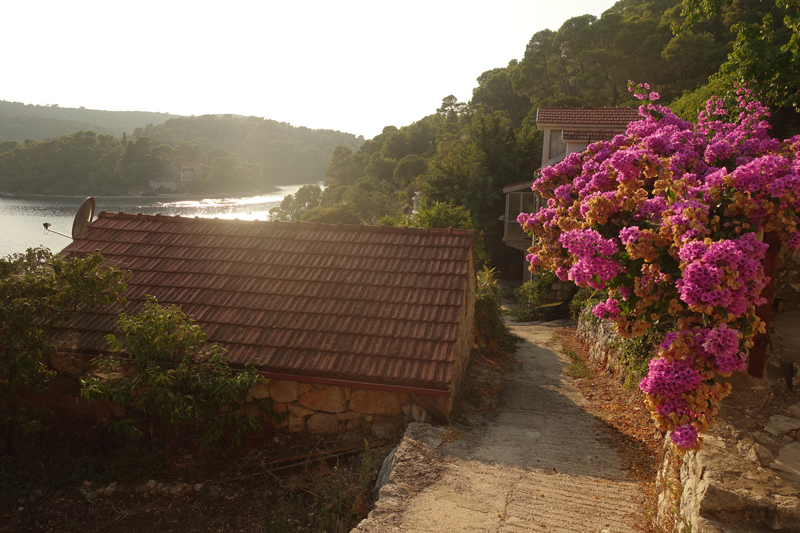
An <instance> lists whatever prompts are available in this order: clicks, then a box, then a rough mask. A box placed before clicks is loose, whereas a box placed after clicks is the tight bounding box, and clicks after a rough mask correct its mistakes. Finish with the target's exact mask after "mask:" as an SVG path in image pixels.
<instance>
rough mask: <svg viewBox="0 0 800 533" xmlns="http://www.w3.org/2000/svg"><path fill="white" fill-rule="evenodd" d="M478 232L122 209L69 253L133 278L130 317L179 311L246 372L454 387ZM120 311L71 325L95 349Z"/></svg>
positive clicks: (68, 330)
mask: <svg viewBox="0 0 800 533" xmlns="http://www.w3.org/2000/svg"><path fill="white" fill-rule="evenodd" d="M472 240H473V236H472V232H471V231H468V230H435V229H434V230H431V229H429V230H421V229H410V228H388V227H371V226H346V225H327V224H304V223H280V222H243V221H231V220H216V219H190V218H181V217H167V216H161V215H155V216H151V215H131V214H124V213H119V214H110V213H105V212H102V213H100V215H99V218H98V219H97V220H96V221H95V222H93V223H92V224H91V225H90V226H89V227H88V229H87V230H86V231H85V232H84V233H83V234H81V236H80V238H79V239H77V240H75V241H73V243H72V244H70V245H69V246H67V248H65V249H64V251H63V252H62V254H63V255H64V256H66V257H71V256H76V255H81V254H83V253H90V252H94V251H95V250H99V251H100V252H101V253H102V254H103V256H104V257H105V258H106V260H107V261H108V262H109V263H111V264H114V265H117V266H120V267H122V268H125V269H128V270H131V271H132V272H133V277H132V278H131V280H130V283H129V287H128V290H127V291H126V294H125V296H126V298H127V299H128V304H127V307H126V309H125V312H126V313H128V314H135V313H137V312H138V311H139V310H140V309H141V308H142V306H143V303H144V301H145V299H146V295H153V296H155V297H156V298H157V299H158V301H159V302H160V303H161V304H164V305H166V304H176V305H179V306H180V307H181V308H182V309H183V311H184V312H185V313H187V314H189V315H193V317H194V319H195V320H196V321H197V322H198V323H199V324H200V325H201V327H202V328H203V330H204V331H205V332H206V334H207V335H208V337H209V340H211V341H213V342H218V343H219V344H220V345H222V347H224V348H225V349H226V350H227V351H228V356H229V357H230V358H231V359H232V361H234V362H235V363H245V362H249V361H252V362H254V363H256V364H257V365H258V367H259V368H260V369H261V370H263V371H267V372H274V373H288V374H295V375H303V376H316V377H325V378H331V379H343V380H354V381H359V382H370V383H386V384H398V385H407V386H419V387H428V388H437V389H440V390H445V389H447V388H448V384H449V383H450V380H451V379H452V377H453V362H454V354H455V351H456V342H457V339H458V336H459V331H458V329H459V319H460V316H461V312H462V309H463V307H464V305H465V303H464V298H465V289H466V288H467V287H468V286H469V285H468V280H469V278H470V277H471V276H473V275H474V273H473V267H472V255H473V252H472V247H473V244H472ZM115 325H116V317H115V316H113V315H112V314H109V311H108V310H96V311H94V312H85V313H83V314H81V315H79V316H77V317H76V318H74V319H72V320H71V321H70V322H68V323H67V324H65V325H64V327H62V328H61V329H59V330H58V331H57V332H56V333H55V335H56V341H57V342H59V343H60V344H61V347H62V349H63V350H71V351H75V352H78V353H87V354H96V353H98V352H103V351H105V350H107V345H106V342H105V340H104V339H103V337H104V336H105V335H106V334H108V333H111V332H112V331H114V328H115Z"/></svg>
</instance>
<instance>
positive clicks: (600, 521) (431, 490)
mask: <svg viewBox="0 0 800 533" xmlns="http://www.w3.org/2000/svg"><path fill="white" fill-rule="evenodd" d="M511 329H512V330H513V332H514V333H516V334H517V335H519V336H521V337H523V338H524V339H525V342H524V343H522V344H521V345H520V348H519V350H518V352H517V359H518V360H519V363H520V364H519V366H518V367H517V368H515V369H514V371H513V372H512V375H511V376H510V379H509V380H508V381H507V382H506V383H505V384H504V385H503V389H502V391H501V393H500V394H501V398H500V402H499V407H498V409H497V411H496V412H495V413H494V415H495V416H494V418H493V419H492V420H491V421H490V422H489V423H487V424H486V425H484V426H482V427H479V428H475V429H473V430H471V431H469V432H467V433H465V435H464V436H463V437H462V438H459V439H457V440H455V441H454V442H450V443H448V444H443V445H441V446H439V448H438V451H439V452H440V453H441V454H442V456H441V458H442V459H441V460H442V462H443V463H444V471H443V473H442V475H441V477H440V478H439V480H438V481H437V482H436V483H435V484H433V485H431V486H429V487H427V488H426V489H424V490H423V491H422V492H420V493H419V494H416V495H413V496H412V497H410V498H409V499H408V500H406V502H405V503H404V504H403V507H405V509H404V510H402V512H398V513H396V514H393V518H392V519H391V520H388V521H381V523H375V524H374V526H372V527H370V526H368V524H369V522H370V521H367V522H366V523H365V524H364V525H363V526H362V527H359V528H358V531H360V532H367V531H376V532H377V531H380V532H384V531H409V532H435V533H442V532H502V533H516V532H522V531H548V532H556V531H558V532H561V531H563V532H576V533H589V532H598V533H606V532H607V533H612V532H613V533H617V532H633V531H637V530H636V529H635V524H636V523H642V522H644V520H643V516H642V515H643V500H644V498H643V495H642V494H641V491H640V488H639V485H638V484H636V483H635V482H631V481H629V480H627V478H626V477H625V472H624V471H623V470H622V468H621V466H620V462H619V459H618V456H617V453H616V451H615V450H614V448H613V447H612V445H610V444H609V443H607V442H606V440H605V439H604V435H603V433H602V430H601V426H602V421H600V420H599V419H598V418H596V417H595V416H593V415H591V414H589V413H587V412H586V411H584V410H583V408H582V405H583V404H584V400H583V397H582V396H581V394H580V392H579V391H578V390H577V388H576V387H575V385H574V384H573V383H572V380H571V378H569V377H567V376H565V375H564V374H563V371H564V369H565V368H566V366H567V363H568V360H567V358H566V356H564V355H561V354H557V353H555V352H554V351H553V350H552V349H551V348H550V347H548V346H547V344H549V343H551V341H552V338H553V335H554V333H555V328H554V327H552V326H548V325H546V324H537V325H527V326H516V327H512V328H511ZM553 348H554V349H558V348H557V347H555V346H553ZM397 468H402V465H397ZM389 492H390V493H391V490H390V491H389ZM399 510H400V509H398V511H399Z"/></svg>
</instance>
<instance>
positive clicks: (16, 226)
mask: <svg viewBox="0 0 800 533" xmlns="http://www.w3.org/2000/svg"><path fill="white" fill-rule="evenodd" d="M320 185H321V184H320ZM300 187H302V185H286V186H281V187H278V190H277V191H276V192H274V193H271V194H267V195H263V196H252V197H247V198H208V199H203V200H196V199H195V200H186V199H166V198H164V199H159V198H146V197H141V198H138V197H136V198H133V197H97V198H95V202H96V211H97V212H100V211H108V212H112V213H116V212H119V211H124V212H126V213H143V214H148V215H155V214H158V213H160V214H162V215H180V216H183V217H196V216H197V217H210V218H214V217H216V218H226V219H234V218H238V219H239V220H267V219H268V218H269V210H270V209H271V208H273V207H277V206H279V205H280V203H281V201H282V200H283V198H284V196H286V195H287V194H294V193H296V192H297V190H298V189H299V188H300ZM84 200H85V198H83V197H80V198H79V197H50V196H29V197H4V198H0V257H5V256H7V255H9V254H13V253H20V252H24V251H25V250H26V249H28V248H32V247H35V246H44V247H46V248H49V249H50V250H51V251H52V252H54V253H55V252H59V251H61V250H62V249H63V248H64V247H65V246H67V245H68V244H69V243H70V242H71V240H70V239H68V238H66V237H62V236H60V235H57V234H55V233H53V232H45V229H44V226H43V224H44V223H45V222H47V223H49V224H51V226H50V229H51V230H55V231H58V232H61V233H64V234H67V235H70V234H71V233H72V222H73V220H74V217H75V213H76V211H77V210H78V207H79V206H80V205H81V203H82V202H83V201H84Z"/></svg>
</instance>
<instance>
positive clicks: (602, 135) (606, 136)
mask: <svg viewBox="0 0 800 533" xmlns="http://www.w3.org/2000/svg"><path fill="white" fill-rule="evenodd" d="M623 132H624V129H623V128H620V129H618V130H594V131H589V130H567V131H564V133H563V134H562V136H561V139H562V140H564V141H586V142H597V141H610V140H611V139H613V138H614V136H615V135H618V134H620V133H623Z"/></svg>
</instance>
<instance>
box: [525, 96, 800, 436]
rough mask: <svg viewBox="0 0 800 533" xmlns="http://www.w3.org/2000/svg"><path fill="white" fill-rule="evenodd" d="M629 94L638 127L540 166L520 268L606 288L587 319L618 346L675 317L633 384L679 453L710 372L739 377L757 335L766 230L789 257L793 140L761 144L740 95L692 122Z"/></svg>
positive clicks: (757, 114) (798, 189)
mask: <svg viewBox="0 0 800 533" xmlns="http://www.w3.org/2000/svg"><path fill="white" fill-rule="evenodd" d="M630 89H631V91H632V92H634V93H635V94H636V95H637V97H638V98H639V99H641V100H644V101H643V105H642V106H641V107H640V108H639V114H640V115H641V117H642V118H641V120H639V121H636V122H632V123H630V124H629V125H628V128H627V131H626V132H625V134H621V135H617V136H616V137H614V138H613V140H611V141H601V142H597V143H594V144H591V145H590V146H589V147H588V148H587V149H586V150H585V151H584V152H582V153H573V154H570V155H569V156H567V158H566V159H564V160H563V161H561V162H560V163H558V164H556V165H554V166H552V167H548V168H545V169H543V170H542V174H541V177H540V178H539V179H537V180H536V181H535V182H534V185H533V189H534V190H535V191H538V192H539V193H540V194H541V195H542V197H543V198H546V199H547V207H546V208H544V209H542V210H540V211H539V212H537V213H533V214H521V215H520V216H519V218H518V221H519V222H520V224H522V225H523V226H524V228H525V230H526V231H529V232H532V233H533V235H534V236H535V238H534V239H533V246H532V247H531V248H530V250H529V252H530V254H529V255H528V261H529V262H530V263H531V267H530V269H531V270H532V271H533V272H535V273H536V272H542V271H545V270H549V271H552V272H555V274H556V275H557V276H558V277H559V278H560V279H562V280H571V281H574V282H575V283H576V284H577V285H579V286H582V287H585V286H588V287H592V288H595V289H606V290H607V291H608V298H607V300H606V301H605V302H602V303H600V304H599V305H597V306H595V307H594V309H593V312H594V314H595V315H596V316H598V317H600V318H606V319H611V320H614V321H615V322H616V326H617V331H618V332H619V334H620V335H622V336H623V337H628V338H629V337H632V336H635V335H638V334H641V333H643V332H644V331H645V330H646V329H647V328H649V327H650V326H651V325H653V324H655V323H657V322H658V321H659V320H660V319H661V317H665V316H666V315H667V314H669V315H672V316H673V317H676V318H677V324H678V326H677V328H676V329H677V330H676V331H673V332H670V333H668V334H667V335H666V338H665V339H664V341H663V343H662V344H661V345H660V347H659V350H658V354H657V356H656V357H655V358H653V359H652V360H651V361H650V363H649V372H648V375H647V377H645V378H644V379H643V380H642V381H641V383H640V385H639V386H640V388H641V390H642V391H643V392H645V393H646V394H647V402H648V407H649V408H650V410H651V412H652V414H653V418H654V419H655V421H656V423H657V425H658V426H659V427H660V428H661V429H662V430H665V431H669V432H670V437H671V439H672V441H673V442H674V443H675V444H676V445H677V446H678V447H679V449H682V450H690V449H698V448H699V447H700V446H701V445H702V437H701V436H699V435H698V434H700V433H704V432H706V431H707V430H708V428H709V427H710V426H711V425H712V424H713V423H714V416H715V415H716V413H717V411H718V407H719V402H720V400H722V399H723V398H724V397H725V396H727V395H728V394H729V393H730V389H731V387H730V384H729V383H722V382H719V381H715V376H717V375H728V374H730V373H731V372H734V371H741V370H744V369H745V368H746V365H747V356H748V353H749V349H750V348H751V347H752V346H753V337H754V335H755V334H756V333H758V332H759V331H762V332H763V330H764V323H763V322H761V321H760V320H759V318H758V317H757V316H756V314H755V309H756V307H757V306H758V305H760V304H762V303H763V299H762V298H761V297H760V296H759V294H760V292H761V290H762V289H763V288H764V287H765V285H766V284H767V283H768V281H769V279H768V278H767V277H766V276H765V274H764V270H763V267H762V264H761V260H762V258H763V257H764V254H765V251H766V249H767V245H766V244H764V242H763V235H764V233H765V232H777V233H778V234H779V235H780V238H781V239H782V240H783V242H785V244H786V245H788V246H789V247H790V248H792V249H796V248H798V247H800V233H798V222H800V220H799V219H798V212H800V156H798V151H799V150H800V135H798V136H796V137H792V138H791V139H787V140H785V141H783V142H781V141H779V140H776V139H773V138H771V137H770V136H769V134H768V132H769V124H768V123H767V122H766V120H765V119H766V118H767V117H768V116H769V113H768V110H767V109H766V108H764V107H763V106H762V105H761V104H760V103H759V102H756V101H753V100H752V99H751V95H750V93H749V91H748V90H747V89H746V88H740V89H739V92H738V109H736V110H735V112H734V113H735V115H738V116H730V115H729V113H728V112H727V111H726V109H725V106H724V105H723V102H722V100H721V99H719V98H712V99H711V100H709V101H708V103H707V105H706V110H705V111H704V112H702V113H701V114H700V116H699V118H698V122H697V124H691V123H690V122H686V121H683V120H681V119H679V118H678V117H677V116H675V114H673V113H672V112H671V111H670V109H669V108H667V107H665V106H661V105H657V104H656V103H655V101H656V100H657V99H658V95H657V94H656V93H654V92H653V93H649V94H648V92H647V91H648V90H649V87H648V86H647V85H646V84H640V85H639V86H633V85H632V84H631V86H630ZM734 107H735V106H734ZM726 119H727V120H726Z"/></svg>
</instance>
